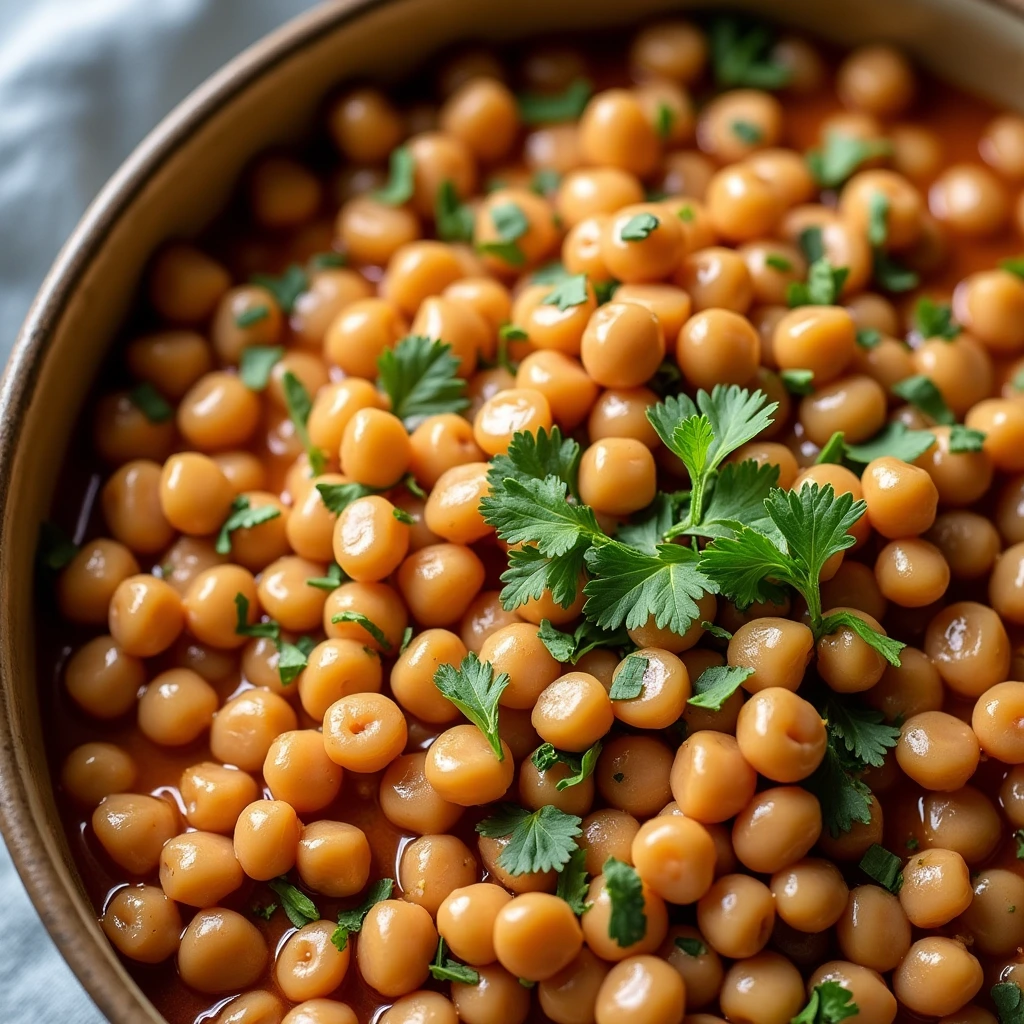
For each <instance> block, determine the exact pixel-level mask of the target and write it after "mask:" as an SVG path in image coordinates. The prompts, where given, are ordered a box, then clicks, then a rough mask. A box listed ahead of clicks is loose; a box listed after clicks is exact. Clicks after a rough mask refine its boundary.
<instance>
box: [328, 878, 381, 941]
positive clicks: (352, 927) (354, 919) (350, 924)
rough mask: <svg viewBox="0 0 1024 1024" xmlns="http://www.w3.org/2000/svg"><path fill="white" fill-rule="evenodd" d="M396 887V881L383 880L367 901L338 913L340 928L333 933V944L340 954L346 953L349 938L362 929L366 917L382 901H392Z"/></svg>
mask: <svg viewBox="0 0 1024 1024" xmlns="http://www.w3.org/2000/svg"><path fill="white" fill-rule="evenodd" d="M394 887H395V882H394V879H391V878H381V879H380V880H378V881H376V882H374V883H373V885H372V886H370V891H369V892H368V893H367V894H366V899H365V900H363V902H362V903H360V904H359V906H357V907H352V908H351V909H350V910H341V911H339V912H338V927H337V928H335V929H334V931H333V932H332V933H331V942H332V943H333V944H334V947H335V949H337V950H338V952H339V953H344V952H345V947H346V946H347V945H348V937H349V936H350V935H351V934H352V933H353V932H358V931H360V930H361V929H362V927H363V921H365V920H366V915H367V914H368V913H369V912H370V911H371V910H372V909H373V907H374V906H375V905H376V904H378V903H380V902H381V901H382V900H388V899H391V890H392V889H394Z"/></svg>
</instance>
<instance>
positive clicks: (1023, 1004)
mask: <svg viewBox="0 0 1024 1024" xmlns="http://www.w3.org/2000/svg"><path fill="white" fill-rule="evenodd" d="M989 995H991V997H992V1002H993V1003H994V1004H995V1007H996V1013H997V1014H998V1015H999V1024H1024V994H1022V993H1021V990H1020V986H1019V985H1018V984H1017V983H1016V982H1015V981H1001V982H999V983H998V984H996V985H993V986H992V988H991V990H990V991H989Z"/></svg>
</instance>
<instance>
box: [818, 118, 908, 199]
mask: <svg viewBox="0 0 1024 1024" xmlns="http://www.w3.org/2000/svg"><path fill="white" fill-rule="evenodd" d="M891 152H892V144H891V143H890V142H889V141H888V140H886V139H858V138H854V137H853V136H852V135H846V134H844V133H843V132H829V133H828V135H827V136H826V138H825V144H824V145H823V146H822V147H821V149H812V150H811V151H810V152H809V153H808V154H807V157H806V160H807V166H808V168H809V169H810V172H811V174H812V175H813V176H814V180H815V181H816V182H817V183H818V184H819V185H820V186H821V187H822V188H838V187H839V186H840V185H842V184H843V182H845V181H846V179H847V178H849V177H851V175H852V174H853V173H854V171H856V170H857V169H858V168H859V167H860V166H861V165H862V164H864V163H866V162H867V161H868V160H872V159H874V158H875V157H878V156H886V155H887V154H889V153H891Z"/></svg>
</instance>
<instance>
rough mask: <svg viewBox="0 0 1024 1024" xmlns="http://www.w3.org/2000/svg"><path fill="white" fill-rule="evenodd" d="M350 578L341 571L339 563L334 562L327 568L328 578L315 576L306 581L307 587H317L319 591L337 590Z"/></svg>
mask: <svg viewBox="0 0 1024 1024" xmlns="http://www.w3.org/2000/svg"><path fill="white" fill-rule="evenodd" d="M347 578H348V577H347V576H346V575H345V574H344V573H343V572H342V571H341V566H340V565H338V563H337V562H332V563H331V564H330V565H329V566H328V567H327V575H326V576H313V577H311V578H310V579H308V580H306V586H307V587H316V588H317V590H337V589H338V587H340V586H341V585H342V583H344V582H345V580H346V579H347Z"/></svg>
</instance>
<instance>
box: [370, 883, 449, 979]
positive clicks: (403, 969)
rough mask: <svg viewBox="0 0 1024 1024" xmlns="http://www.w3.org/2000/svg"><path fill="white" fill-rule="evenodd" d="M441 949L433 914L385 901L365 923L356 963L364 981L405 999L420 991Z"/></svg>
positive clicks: (401, 902)
mask: <svg viewBox="0 0 1024 1024" xmlns="http://www.w3.org/2000/svg"><path fill="white" fill-rule="evenodd" d="M436 948H437V931H436V930H435V928H434V923H433V921H431V919H430V914H428V913H427V911H425V910H424V909H423V908H422V907H418V906H416V905H415V904H414V903H405V902H403V901H401V900H382V901H381V902H380V903H376V904H374V906H373V907H371V908H370V912H369V913H368V914H367V915H366V918H365V920H364V921H363V927H362V931H361V932H360V933H359V942H358V943H357V945H356V961H357V962H358V964H359V973H360V974H361V975H362V976H363V980H364V981H365V982H366V983H367V984H368V985H370V986H372V987H373V988H374V989H376V990H377V991H378V992H379V993H380V994H381V995H383V996H389V997H393V996H402V995H407V994H408V993H409V992H412V991H414V990H415V989H417V988H419V986H420V985H422V984H423V982H424V981H426V979H427V975H428V973H429V971H428V967H429V965H430V963H431V961H432V960H433V959H434V952H435V950H436Z"/></svg>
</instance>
